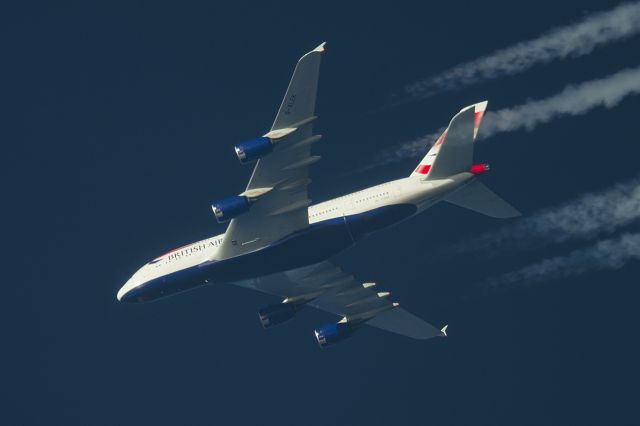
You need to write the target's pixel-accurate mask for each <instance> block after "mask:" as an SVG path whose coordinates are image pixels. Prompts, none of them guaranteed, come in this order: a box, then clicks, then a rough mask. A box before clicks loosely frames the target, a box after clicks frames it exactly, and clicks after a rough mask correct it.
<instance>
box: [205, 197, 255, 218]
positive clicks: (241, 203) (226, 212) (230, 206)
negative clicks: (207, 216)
mask: <svg viewBox="0 0 640 426" xmlns="http://www.w3.org/2000/svg"><path fill="white" fill-rule="evenodd" d="M249 207H251V202H250V201H249V198H247V197H245V196H244V195H234V196H233V197H227V198H223V199H222V200H219V201H216V202H214V203H213V204H211V210H213V214H214V215H215V216H216V220H217V221H218V222H219V223H224V222H227V221H229V220H231V219H233V218H234V217H237V216H239V215H241V214H242V213H246V212H247V211H249Z"/></svg>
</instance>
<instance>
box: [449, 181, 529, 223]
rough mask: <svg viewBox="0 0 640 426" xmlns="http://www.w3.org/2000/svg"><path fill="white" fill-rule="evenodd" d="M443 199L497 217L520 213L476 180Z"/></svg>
mask: <svg viewBox="0 0 640 426" xmlns="http://www.w3.org/2000/svg"><path fill="white" fill-rule="evenodd" d="M444 199H445V201H448V202H449V203H451V204H455V205H456V206H459V207H464V208H465V209H469V210H473V211H474V212H476V213H480V214H483V215H486V216H489V217H495V218H498V219H506V218H510V217H516V216H520V215H521V214H520V212H519V211H518V210H516V209H515V208H513V207H512V206H511V205H509V204H508V203H507V202H506V201H504V200H503V199H502V198H500V197H499V196H497V195H496V194H495V193H494V192H493V191H491V190H490V189H489V188H487V187H486V186H484V185H483V184H482V183H480V182H479V181H477V180H475V181H473V182H471V183H470V184H469V185H467V186H463V187H462V188H460V189H459V190H457V191H455V192H454V193H452V194H450V195H447V196H446V197H445V198H444Z"/></svg>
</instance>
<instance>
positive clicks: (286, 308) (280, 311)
mask: <svg viewBox="0 0 640 426" xmlns="http://www.w3.org/2000/svg"><path fill="white" fill-rule="evenodd" d="M296 310H297V309H296V307H295V305H294V304H293V303H278V304H277V305H269V306H266V307H264V308H262V309H260V310H259V311H258V316H259V317H260V324H262V327H264V328H269V327H273V326H274V325H278V324H282V323H283V322H285V321H288V320H290V319H291V318H293V317H294V316H295V314H296Z"/></svg>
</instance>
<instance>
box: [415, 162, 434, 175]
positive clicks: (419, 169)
mask: <svg viewBox="0 0 640 426" xmlns="http://www.w3.org/2000/svg"><path fill="white" fill-rule="evenodd" d="M430 168H431V166H430V165H428V164H420V165H419V166H418V167H417V168H416V173H419V174H421V175H426V174H427V173H429V169H430Z"/></svg>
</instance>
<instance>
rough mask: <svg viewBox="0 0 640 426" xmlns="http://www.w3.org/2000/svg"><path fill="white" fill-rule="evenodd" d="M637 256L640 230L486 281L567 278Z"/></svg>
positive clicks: (616, 265)
mask: <svg viewBox="0 0 640 426" xmlns="http://www.w3.org/2000/svg"><path fill="white" fill-rule="evenodd" d="M634 259H640V234H624V235H622V236H620V237H618V238H614V239H609V240H602V241H599V242H597V243H596V244H594V245H593V246H590V247H587V248H583V249H579V250H576V251H574V252H572V253H569V254H568V255H566V256H556V257H552V258H549V259H545V260H542V261H540V262H538V263H534V264H532V265H529V266H525V267H524V268H522V269H519V270H517V271H513V272H508V273H506V274H504V275H501V276H500V277H497V278H493V279H489V280H487V281H486V283H487V284H489V285H493V286H499V285H506V284H515V283H518V282H523V281H526V282H536V281H542V280H545V279H554V278H564V277H569V276H574V275H580V274H584V273H585V272H588V271H594V270H602V269H620V268H621V267H623V266H624V265H625V264H626V263H627V262H628V261H630V260H634Z"/></svg>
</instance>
